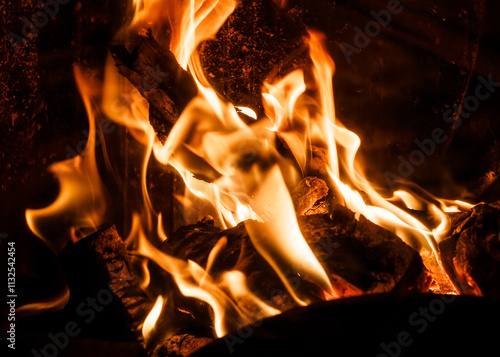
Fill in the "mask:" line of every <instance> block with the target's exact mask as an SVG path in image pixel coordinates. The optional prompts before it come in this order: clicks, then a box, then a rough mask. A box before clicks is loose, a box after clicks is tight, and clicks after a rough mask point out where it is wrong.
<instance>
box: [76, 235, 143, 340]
mask: <svg viewBox="0 0 500 357" xmlns="http://www.w3.org/2000/svg"><path fill="white" fill-rule="evenodd" d="M75 249H79V250H80V251H85V250H89V251H93V252H94V253H95V254H89V255H88V260H89V261H94V263H92V264H97V265H100V266H104V267H105V270H103V271H101V272H100V274H101V275H103V276H106V275H108V283H107V284H108V286H109V290H110V291H111V292H112V293H113V294H114V295H115V296H116V297H117V298H119V299H120V302H121V304H122V306H123V307H124V308H125V309H126V311H127V313H128V315H129V316H128V320H129V322H130V324H129V327H130V328H131V330H132V331H136V332H137V331H138V327H139V325H140V324H142V322H143V321H144V319H145V318H146V316H147V314H148V313H149V311H150V310H151V308H152V306H153V305H152V301H151V300H150V299H149V298H148V297H147V296H146V295H145V294H144V292H143V291H142V289H141V288H140V286H139V284H140V281H139V280H138V278H137V277H136V276H135V275H133V274H132V273H131V271H130V269H129V263H128V260H129V259H130V255H129V253H128V251H127V249H126V247H125V243H124V242H123V240H122V238H121V237H120V235H119V234H118V232H117V230H116V227H115V226H110V227H107V228H105V229H101V230H99V231H97V232H96V233H94V234H92V235H90V236H88V237H86V238H84V239H82V240H80V241H79V242H78V243H76V245H75ZM89 264H90V263H89ZM99 278H100V279H101V278H102V277H99Z"/></svg>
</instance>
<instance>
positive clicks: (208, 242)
mask: <svg viewBox="0 0 500 357" xmlns="http://www.w3.org/2000/svg"><path fill="white" fill-rule="evenodd" d="M298 221H299V226H300V229H301V231H302V233H303V235H304V238H305V239H306V241H307V242H308V243H309V245H310V246H311V249H312V250H313V252H314V253H315V255H316V256H317V258H318V260H319V261H320V263H321V264H322V265H323V267H324V268H325V271H326V272H327V273H328V274H329V276H330V278H331V281H332V284H333V285H334V286H335V287H336V289H337V291H340V292H341V295H342V296H352V295H359V294H364V293H367V294H370V293H381V292H389V291H397V292H408V291H427V290H428V288H429V286H430V283H431V280H432V278H431V277H430V275H429V272H428V271H427V269H426V268H425V266H424V265H423V262H422V259H421V257H420V255H419V254H418V252H416V251H415V250H413V249H412V248H410V247H409V246H408V245H406V244H405V243H404V242H403V241H401V239H400V238H398V237H397V236H396V235H394V234H392V233H391V232H389V231H386V230H385V229H383V228H381V227H379V226H377V225H375V224H374V223H372V222H370V221H368V220H366V219H365V218H364V217H363V216H361V217H360V219H359V221H357V220H356V219H355V217H354V213H353V212H351V211H350V210H348V209H347V208H345V207H342V206H339V205H337V206H335V207H334V209H333V214H332V216H331V217H330V216H329V215H326V214H321V215H311V216H302V217H298ZM223 236H225V237H227V246H226V248H225V249H224V250H223V251H222V252H221V254H220V256H219V258H218V259H217V261H216V262H215V263H214V265H213V268H212V270H211V271H212V273H213V274H215V275H217V274H219V273H221V272H223V271H225V270H229V269H237V270H241V271H242V272H244V273H245V275H247V276H248V283H249V286H250V289H251V290H252V291H254V292H255V293H256V295H257V296H258V297H260V298H261V299H264V300H269V297H270V296H272V292H273V291H275V290H277V291H281V292H282V295H281V296H279V297H280V300H279V301H273V302H274V303H275V307H276V308H278V309H281V310H287V309H289V308H290V307H293V306H294V304H293V302H292V301H291V299H290V297H289V295H288V293H287V292H286V290H285V289H284V287H283V285H282V283H281V281H280V280H279V278H278V277H277V275H276V274H275V273H274V271H273V270H272V268H271V267H270V266H269V265H268V264H267V262H266V261H265V260H264V259H263V258H262V257H261V256H260V255H259V254H258V253H257V251H256V250H255V248H254V247H253V245H252V243H251V240H250V238H249V236H248V233H247V231H246V229H245V226H244V225H243V224H239V225H238V226H236V227H234V228H231V229H228V230H224V231H223V230H220V229H218V228H216V227H213V222H212V221H204V222H200V223H198V224H196V225H191V226H188V227H184V228H182V229H181V230H179V231H178V232H176V233H175V234H174V235H173V236H172V238H171V239H169V240H168V241H167V242H166V243H165V244H164V246H163V247H162V250H163V251H164V252H166V253H168V254H171V255H174V256H176V257H178V258H181V259H191V260H193V261H195V262H197V263H198V264H200V265H201V266H205V265H206V262H207V259H208V254H209V253H210V250H211V249H212V248H213V247H214V246H215V244H216V243H217V241H218V240H219V239H220V238H221V237H223ZM310 291H311V295H316V296H318V297H319V296H320V295H319V294H318V292H317V291H315V290H314V288H313V287H311V289H310ZM289 302H291V303H292V304H290V303H289Z"/></svg>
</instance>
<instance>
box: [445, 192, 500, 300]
mask: <svg viewBox="0 0 500 357" xmlns="http://www.w3.org/2000/svg"><path fill="white" fill-rule="evenodd" d="M450 217H451V218H450V219H451V223H452V234H451V236H450V237H449V238H448V239H446V240H444V241H442V242H441V243H440V244H439V248H440V253H441V259H442V261H443V265H444V267H445V269H446V272H447V273H448V275H449V276H450V277H451V279H452V281H453V282H454V284H455V286H456V287H457V289H458V290H459V291H460V292H462V293H465V294H473V295H484V296H493V297H497V298H498V297H500V285H499V284H498V282H499V281H500V201H497V202H495V203H490V204H480V205H477V206H475V207H474V208H473V209H472V210H471V211H470V212H464V213H458V214H454V215H451V216H450Z"/></svg>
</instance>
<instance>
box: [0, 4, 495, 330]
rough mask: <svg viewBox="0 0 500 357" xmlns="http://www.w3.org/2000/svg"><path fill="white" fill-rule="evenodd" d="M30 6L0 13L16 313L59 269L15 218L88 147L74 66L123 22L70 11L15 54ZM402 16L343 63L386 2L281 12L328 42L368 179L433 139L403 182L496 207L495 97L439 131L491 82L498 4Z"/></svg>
mask: <svg viewBox="0 0 500 357" xmlns="http://www.w3.org/2000/svg"><path fill="white" fill-rule="evenodd" d="M37 3H38V1H35V0H31V1H30V0H21V1H6V2H3V3H2V5H1V6H2V7H1V10H0V16H1V18H2V21H1V22H0V23H1V27H2V32H1V36H0V56H1V57H0V89H1V93H0V133H1V140H0V197H1V201H0V202H1V203H2V204H1V205H0V233H4V234H7V235H8V236H7V237H6V238H3V239H1V240H0V250H1V253H0V254H2V255H3V256H5V257H6V250H7V248H6V247H7V242H8V241H15V242H16V247H17V262H18V264H17V290H18V296H19V298H18V304H19V305H20V304H23V303H28V302H34V301H38V300H40V299H44V298H49V297H50V296H52V295H53V294H54V292H56V291H61V290H62V289H63V288H64V286H65V284H66V274H65V271H64V269H63V268H62V265H61V262H60V261H59V260H58V258H57V257H55V255H54V254H53V253H52V251H51V250H50V249H49V248H48V247H47V246H46V245H44V244H43V243H42V242H41V241H40V240H39V239H38V238H37V237H35V236H34V235H33V234H32V233H30V231H29V229H28V227H27V226H26V222H25V218H24V212H25V210H26V208H38V207H44V206H47V205H48V204H49V203H51V202H52V201H53V200H54V198H55V197H56V196H57V193H58V185H57V182H56V180H55V179H54V178H53V177H52V175H51V174H50V173H49V172H48V171H47V168H48V166H49V165H50V164H51V163H54V162H57V161H60V160H64V159H65V158H66V157H67V155H68V149H67V148H68V147H69V148H76V147H77V145H78V143H80V142H81V141H82V140H85V139H86V137H85V135H84V134H83V132H82V131H83V130H85V129H88V123H87V117H86V114H85V111H84V108H83V105H82V102H81V99H80V97H79V94H78V91H77V89H76V86H75V82H74V78H73V69H72V65H73V63H74V62H75V61H81V62H86V63H89V64H95V63H102V61H103V59H104V58H105V55H106V47H107V44H108V43H109V41H110V40H111V38H112V36H113V33H114V32H115V31H116V29H118V27H119V26H120V23H121V21H122V18H123V16H124V5H123V4H120V2H119V1H117V0H109V1H101V0H89V1H83V2H78V1H77V0H72V1H70V2H69V3H68V4H66V5H61V6H60V9H59V11H58V13H57V15H56V16H55V17H54V18H53V19H51V20H50V21H49V23H48V24H47V25H46V26H44V27H43V28H41V29H39V32H38V34H37V36H35V37H34V38H33V39H31V40H29V41H27V43H26V44H23V45H21V46H20V49H19V51H18V52H15V51H14V50H13V47H12V45H11V43H10V42H9V40H8V38H7V35H8V34H9V33H10V32H12V33H16V34H19V35H20V34H21V33H22V26H23V22H22V17H26V18H31V16H32V15H33V14H34V13H36V12H37V11H39V10H40V7H39V5H37ZM244 3H245V2H244ZM401 4H402V6H403V7H404V10H403V11H402V12H401V13H400V14H397V15H394V16H393V18H392V21H391V23H390V24H389V26H388V27H387V28H384V29H383V30H382V32H381V34H380V35H379V36H377V37H374V38H373V39H371V41H370V43H369V44H368V46H367V47H366V48H364V49H363V50H362V51H361V52H360V53H359V54H353V55H352V56H351V59H352V62H351V63H348V62H347V61H346V58H345V57H344V55H343V53H342V50H341V48H340V44H341V43H348V44H350V45H354V40H353V39H354V34H355V32H354V28H355V27H359V28H361V29H363V28H364V26H365V24H366V23H367V22H369V21H371V20H373V18H372V17H371V15H370V13H369V12H370V10H376V11H379V10H381V9H385V8H386V6H387V1H384V0H358V1H333V2H332V1H321V0H316V1H305V0H304V1H291V2H290V3H289V8H291V7H293V6H295V5H296V6H299V8H300V9H301V12H302V16H303V19H304V21H305V23H306V24H307V25H308V26H310V27H313V28H316V29H318V30H320V31H322V32H325V33H326V35H327V38H328V45H329V50H330V53H331V55H332V57H333V59H334V60H335V63H336V67H337V70H336V75H335V78H334V91H335V101H336V102H335V104H336V109H337V115H338V117H339V118H340V119H341V120H342V122H343V123H344V124H345V125H346V126H347V127H348V128H349V129H351V130H353V131H355V132H356V133H357V134H358V135H359V136H360V137H361V139H362V147H361V156H362V157H363V158H364V160H365V161H366V163H367V172H368V177H370V178H372V179H373V180H374V181H375V182H377V183H378V184H379V185H380V186H382V187H386V186H387V183H386V181H385V179H384V177H383V174H384V172H387V171H390V172H392V173H395V174H398V164H399V161H398V156H399V155H402V156H403V157H405V158H408V155H409V154H410V153H411V152H412V151H413V150H415V149H416V146H415V144H414V140H415V139H420V140H422V139H426V138H429V137H430V133H431V132H432V130H433V129H435V128H442V129H443V130H444V131H445V132H446V133H447V134H448V137H449V140H447V141H446V142H445V143H444V144H442V145H439V146H438V148H437V150H436V153H434V154H433V155H431V156H430V157H428V158H427V159H426V160H425V162H424V164H423V165H421V166H419V167H417V168H416V170H415V173H414V174H413V175H411V176H410V177H409V180H411V181H413V182H416V183H418V184H420V185H421V186H423V187H424V188H426V189H428V190H430V191H431V192H432V193H434V194H436V195H439V196H445V197H448V198H461V197H463V198H466V199H469V200H471V201H472V202H479V201H483V200H484V201H493V200H496V199H499V198H500V190H499V187H500V184H499V182H500V181H499V180H498V178H497V177H498V173H499V169H500V168H499V163H500V161H499V158H500V144H499V140H498V139H499V133H500V120H499V118H498V113H499V110H500V93H499V92H500V90H497V91H496V92H495V93H493V95H492V96H491V97H490V98H489V99H487V100H485V101H483V102H481V103H480V106H479V108H478V110H476V111H474V112H473V113H471V115H470V117H469V118H467V119H464V121H463V124H462V125H461V127H460V128H459V129H458V130H452V126H451V124H450V123H446V122H444V121H443V112H444V111H445V110H447V109H448V108H449V107H451V106H453V105H458V106H460V105H461V104H463V100H464V99H465V98H466V97H467V96H469V95H474V90H475V88H476V87H477V85H478V84H479V82H478V79H477V78H478V76H480V75H481V76H483V77H485V78H487V77H488V76H490V75H491V76H492V78H493V80H495V81H500V21H498V19H499V16H500V4H499V3H498V2H497V1H495V0H473V1H466V0H439V1H430V0H429V1H427V0H424V1H416V0H413V1H406V0H403V1H401ZM247 80H251V79H247ZM486 178H488V179H486ZM2 261H3V260H2ZM3 271H6V270H3ZM2 285H3V284H2ZM2 289H4V286H2ZM5 321H6V319H2V324H4V323H5Z"/></svg>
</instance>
